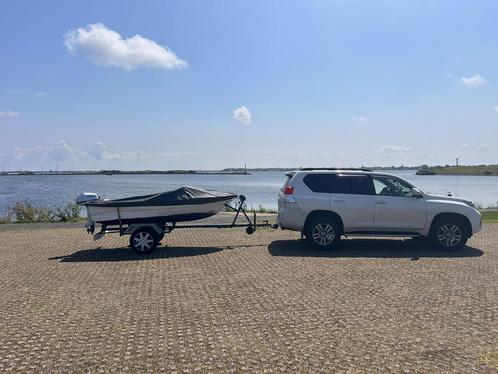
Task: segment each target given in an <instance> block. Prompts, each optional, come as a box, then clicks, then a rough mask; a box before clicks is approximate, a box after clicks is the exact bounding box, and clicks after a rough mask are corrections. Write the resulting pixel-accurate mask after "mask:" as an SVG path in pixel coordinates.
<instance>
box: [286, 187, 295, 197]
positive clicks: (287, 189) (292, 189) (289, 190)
mask: <svg viewBox="0 0 498 374" xmlns="http://www.w3.org/2000/svg"><path fill="white" fill-rule="evenodd" d="M293 193H294V187H292V186H287V187H285V189H284V195H292V194H293Z"/></svg>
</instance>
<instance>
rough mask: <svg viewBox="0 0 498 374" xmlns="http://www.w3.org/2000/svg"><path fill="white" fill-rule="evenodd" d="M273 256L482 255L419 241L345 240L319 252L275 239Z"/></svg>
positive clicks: (303, 244) (271, 248)
mask: <svg viewBox="0 0 498 374" xmlns="http://www.w3.org/2000/svg"><path fill="white" fill-rule="evenodd" d="M268 251H269V252H270V254H271V255H272V256H289V257H293V256H294V257H331V258H333V257H337V258H341V257H351V258H354V257H358V258H360V257H364V258H410V259H412V260H418V259H419V258H421V257H442V258H444V257H479V256H482V255H483V254H484V252H483V251H481V250H480V249H477V248H473V247H469V246H466V247H464V248H462V249H461V250H459V251H439V250H436V249H432V248H431V247H430V245H429V244H428V243H427V242H425V241H424V240H420V239H404V240H391V239H345V240H341V241H340V242H339V244H338V247H337V248H335V249H332V250H328V251H320V250H316V249H314V248H313V247H311V245H310V244H308V243H307V242H306V241H305V240H276V241H274V242H272V243H271V244H270V245H269V246H268Z"/></svg>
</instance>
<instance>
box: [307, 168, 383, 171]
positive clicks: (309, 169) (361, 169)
mask: <svg viewBox="0 0 498 374" xmlns="http://www.w3.org/2000/svg"><path fill="white" fill-rule="evenodd" d="M298 170H302V171H312V170H355V171H373V170H372V169H366V168H300V169H298Z"/></svg>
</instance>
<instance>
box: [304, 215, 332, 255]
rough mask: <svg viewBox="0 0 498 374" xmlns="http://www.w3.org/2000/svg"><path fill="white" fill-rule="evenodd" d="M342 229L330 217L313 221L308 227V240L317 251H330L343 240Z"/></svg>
mask: <svg viewBox="0 0 498 374" xmlns="http://www.w3.org/2000/svg"><path fill="white" fill-rule="evenodd" d="M340 230H341V227H340V225H339V224H338V223H337V221H336V220H334V219H332V218H330V217H319V218H315V219H313V220H312V221H311V222H310V223H309V224H308V225H307V227H306V232H305V234H306V239H307V240H308V241H309V242H310V243H311V245H313V247H315V248H316V249H321V250H328V249H332V248H334V247H335V246H336V244H337V242H338V241H339V239H340V238H341V233H340Z"/></svg>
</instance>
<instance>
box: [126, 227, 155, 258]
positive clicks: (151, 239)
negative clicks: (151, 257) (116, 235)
mask: <svg viewBox="0 0 498 374" xmlns="http://www.w3.org/2000/svg"><path fill="white" fill-rule="evenodd" d="M157 242H158V237H157V233H156V232H155V230H154V229H152V228H148V227H144V228H140V229H137V230H136V231H135V232H134V233H133V234H131V237H130V246H131V247H132V248H133V249H134V250H135V251H136V252H138V253H149V252H152V251H153V250H154V249H155V248H156V247H157Z"/></svg>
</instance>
